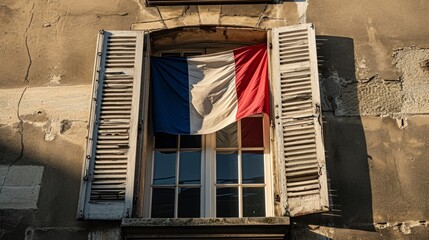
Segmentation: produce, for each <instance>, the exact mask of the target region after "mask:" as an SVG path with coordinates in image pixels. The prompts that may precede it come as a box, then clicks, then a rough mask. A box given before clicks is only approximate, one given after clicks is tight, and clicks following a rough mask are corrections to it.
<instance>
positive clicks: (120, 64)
mask: <svg viewBox="0 0 429 240" xmlns="http://www.w3.org/2000/svg"><path fill="white" fill-rule="evenodd" d="M143 46H144V33H143V32H139V31H112V32H108V31H102V32H100V34H99V36H98V43H97V52H96V54H97V55H96V58H95V69H94V79H93V93H92V102H91V114H90V122H89V129H88V137H87V138H88V139H87V147H86V153H85V156H86V157H85V160H84V167H83V180H82V185H81V193H80V200H79V210H78V218H80V219H106V220H113V219H121V218H123V217H129V216H130V215H131V211H132V201H133V190H134V174H135V159H136V148H137V146H136V145H137V131H138V113H139V102H140V88H141V76H142V61H143Z"/></svg>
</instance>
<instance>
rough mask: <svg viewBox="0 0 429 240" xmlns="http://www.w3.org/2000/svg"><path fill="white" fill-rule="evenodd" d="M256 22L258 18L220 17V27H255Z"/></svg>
mask: <svg viewBox="0 0 429 240" xmlns="http://www.w3.org/2000/svg"><path fill="white" fill-rule="evenodd" d="M258 21H259V17H246V16H222V17H221V18H220V24H221V25H232V26H247V27H255V26H256V24H257V23H258Z"/></svg>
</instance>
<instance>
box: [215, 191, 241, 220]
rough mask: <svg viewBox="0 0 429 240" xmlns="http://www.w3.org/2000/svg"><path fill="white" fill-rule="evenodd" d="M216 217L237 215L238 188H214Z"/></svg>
mask: <svg viewBox="0 0 429 240" xmlns="http://www.w3.org/2000/svg"><path fill="white" fill-rule="evenodd" d="M216 217H238V188H218V189H216Z"/></svg>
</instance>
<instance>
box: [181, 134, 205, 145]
mask: <svg viewBox="0 0 429 240" xmlns="http://www.w3.org/2000/svg"><path fill="white" fill-rule="evenodd" d="M180 147H181V148H201V135H180Z"/></svg>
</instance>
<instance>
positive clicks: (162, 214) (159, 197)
mask: <svg viewBox="0 0 429 240" xmlns="http://www.w3.org/2000/svg"><path fill="white" fill-rule="evenodd" d="M151 215H152V216H151V217H153V218H172V217H174V188H154V189H152V213H151Z"/></svg>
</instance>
